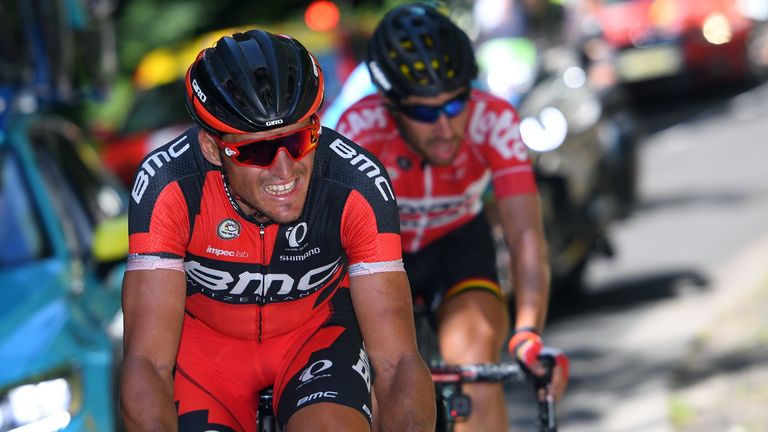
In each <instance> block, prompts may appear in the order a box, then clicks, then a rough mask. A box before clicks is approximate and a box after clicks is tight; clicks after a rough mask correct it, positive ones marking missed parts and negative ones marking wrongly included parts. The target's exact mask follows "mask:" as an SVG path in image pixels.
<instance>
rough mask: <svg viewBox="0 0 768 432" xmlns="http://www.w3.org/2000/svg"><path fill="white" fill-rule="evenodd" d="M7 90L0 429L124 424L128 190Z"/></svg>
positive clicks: (72, 129) (71, 128)
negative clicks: (120, 386)
mask: <svg viewBox="0 0 768 432" xmlns="http://www.w3.org/2000/svg"><path fill="white" fill-rule="evenodd" d="M7 90H8V89H5V88H2V87H0V105H2V106H3V107H4V108H5V109H3V110H0V214H2V217H1V218H0V431H53V430H64V431H109V430H115V429H116V428H117V423H116V421H117V420H116V419H117V416H116V413H115V406H114V405H115V400H116V398H115V383H116V380H115V372H116V365H117V363H118V360H117V357H116V356H118V355H119V347H120V343H119V339H120V337H121V334H122V327H121V325H122V318H121V316H120V285H121V281H122V274H123V270H124V265H123V264H122V261H123V259H124V258H125V256H126V254H127V250H128V247H127V243H128V235H127V218H126V217H125V214H126V208H127V199H126V196H127V194H126V192H125V190H124V188H123V187H122V185H121V184H120V183H119V182H118V181H117V179H115V178H114V176H111V175H109V174H108V173H107V172H106V171H105V170H104V169H103V167H101V166H100V165H99V160H98V155H97V154H96V152H95V151H94V150H93V148H92V147H90V146H88V145H87V144H86V143H85V142H84V140H83V136H82V134H81V133H80V129H79V128H78V127H77V126H75V125H74V124H72V123H71V122H69V121H67V120H64V119H62V118H59V117H55V116H52V115H44V114H35V113H34V112H35V111H37V108H36V100H35V98H34V97H32V96H30V95H27V96H18V97H15V96H14V93H13V92H11V91H7Z"/></svg>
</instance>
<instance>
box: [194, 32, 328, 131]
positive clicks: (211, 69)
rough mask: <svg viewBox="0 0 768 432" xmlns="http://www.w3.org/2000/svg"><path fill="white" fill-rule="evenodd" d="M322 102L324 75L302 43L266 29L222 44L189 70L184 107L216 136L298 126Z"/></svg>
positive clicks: (208, 50) (205, 52) (202, 54)
mask: <svg viewBox="0 0 768 432" xmlns="http://www.w3.org/2000/svg"><path fill="white" fill-rule="evenodd" d="M322 101H323V72H322V70H321V69H320V65H319V64H318V62H317V60H316V59H315V58H314V56H312V55H311V54H310V53H309V52H308V51H307V49H306V48H304V46H303V45H302V44H301V43H299V41H297V40H295V39H292V38H290V37H288V36H282V35H280V36H278V35H274V34H272V33H268V32H266V31H263V30H249V31H247V32H245V33H235V34H234V35H232V36H231V37H230V36H225V37H222V38H221V39H219V40H218V41H217V42H216V44H215V45H214V46H213V47H212V48H206V49H204V50H202V51H201V52H200V54H198V56H197V59H195V61H194V62H193V63H192V65H191V66H190V67H189V69H187V76H186V106H187V111H189V114H190V115H191V116H192V118H193V119H194V120H195V121H196V122H197V123H198V124H199V125H200V126H202V127H203V128H205V129H206V130H208V131H210V132H213V133H216V134H228V133H231V134H242V133H250V132H260V131H266V130H270V129H275V128H279V127H283V126H287V125H290V124H293V123H298V122H300V121H302V120H304V119H306V118H309V117H310V116H311V115H313V114H315V112H317V110H318V109H319V108H320V106H321V104H322Z"/></svg>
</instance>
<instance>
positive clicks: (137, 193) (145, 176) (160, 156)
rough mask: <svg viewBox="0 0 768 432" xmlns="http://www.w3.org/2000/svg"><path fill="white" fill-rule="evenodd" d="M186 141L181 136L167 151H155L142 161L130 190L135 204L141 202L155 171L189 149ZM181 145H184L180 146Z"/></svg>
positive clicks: (184, 137)
mask: <svg viewBox="0 0 768 432" xmlns="http://www.w3.org/2000/svg"><path fill="white" fill-rule="evenodd" d="M186 140H187V137H186V136H183V137H181V138H179V140H178V141H176V142H175V143H173V144H171V145H170V147H168V151H166V150H157V151H156V152H154V153H152V154H151V155H150V156H148V157H147V159H146V160H144V163H143V164H141V169H140V170H139V172H138V174H136V181H135V182H134V183H133V189H132V190H131V196H132V197H133V200H134V201H136V204H139V202H141V197H142V196H144V192H145V191H146V190H147V186H149V179H150V178H152V177H154V176H155V174H157V170H159V169H160V168H162V167H163V166H164V165H165V164H167V163H169V162H171V161H172V160H174V159H176V158H178V157H179V156H181V155H182V154H183V153H184V152H185V151H187V150H188V149H189V143H188V142H186ZM182 144H184V145H183V146H182Z"/></svg>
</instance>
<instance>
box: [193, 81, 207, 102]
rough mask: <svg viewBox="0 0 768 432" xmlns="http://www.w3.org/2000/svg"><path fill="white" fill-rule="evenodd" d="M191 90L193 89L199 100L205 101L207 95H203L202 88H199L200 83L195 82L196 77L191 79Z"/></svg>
mask: <svg viewBox="0 0 768 432" xmlns="http://www.w3.org/2000/svg"><path fill="white" fill-rule="evenodd" d="M192 90H194V91H195V94H196V95H197V98H198V99H200V102H203V103H205V101H206V99H208V97H207V96H206V95H205V93H203V90H202V89H201V88H200V85H198V84H197V80H196V79H193V80H192Z"/></svg>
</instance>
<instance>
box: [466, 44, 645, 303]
mask: <svg viewBox="0 0 768 432" xmlns="http://www.w3.org/2000/svg"><path fill="white" fill-rule="evenodd" d="M477 59H478V64H479V67H480V74H479V77H478V78H479V84H480V86H481V87H485V88H486V89H487V90H489V91H490V92H491V93H493V94H495V95H497V96H499V97H502V98H504V99H506V100H508V101H510V102H511V103H512V104H513V105H514V106H515V107H516V108H517V109H518V112H519V114H520V117H521V123H520V133H521V136H522V139H523V141H524V142H525V144H526V145H527V146H528V148H529V150H530V153H531V155H532V159H533V165H534V169H535V172H536V177H537V181H538V185H539V191H540V195H541V200H542V215H543V221H544V227H545V231H546V236H547V242H548V244H549V251H550V260H551V263H550V265H551V271H552V283H553V297H554V298H562V299H565V298H572V297H573V296H576V295H579V294H581V293H582V291H583V273H584V271H585V269H586V265H587V263H588V261H589V260H590V259H591V258H592V257H593V256H596V255H598V254H599V255H603V256H612V255H613V248H612V247H611V243H610V241H609V239H608V233H607V231H608V227H609V226H610V224H611V223H612V222H614V221H616V220H619V219H622V218H625V217H627V216H628V215H629V214H630V213H631V210H632V206H633V204H634V202H635V200H636V196H637V191H636V188H637V158H636V142H637V136H636V133H635V127H634V125H633V122H632V117H631V115H630V114H629V112H628V111H627V110H626V109H624V105H623V103H622V100H621V99H620V98H619V97H617V95H619V93H617V91H618V90H616V89H613V88H597V87H596V86H593V85H592V84H591V83H590V82H589V81H588V77H587V71H585V69H584V68H582V67H581V65H580V62H579V56H578V54H577V53H575V52H572V51H570V50H568V49H567V48H564V47H553V48H549V49H547V50H546V51H542V50H540V49H539V48H538V47H537V46H536V45H535V44H534V42H533V41H531V40H530V39H528V38H524V37H500V38H494V39H489V40H487V41H485V42H483V43H481V44H480V45H479V46H478V47H477ZM501 245H503V241H502V242H501ZM504 259H505V258H504V257H503V256H502V258H500V260H501V261H503V260H504ZM507 267H508V266H506V265H500V268H507Z"/></svg>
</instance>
